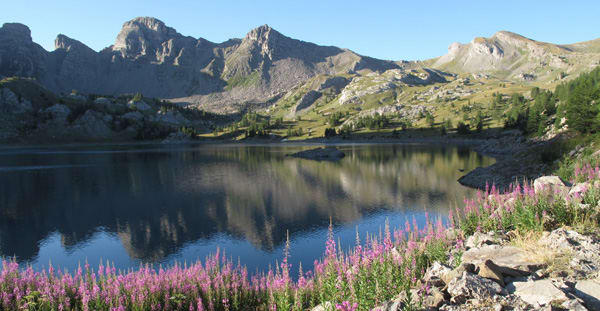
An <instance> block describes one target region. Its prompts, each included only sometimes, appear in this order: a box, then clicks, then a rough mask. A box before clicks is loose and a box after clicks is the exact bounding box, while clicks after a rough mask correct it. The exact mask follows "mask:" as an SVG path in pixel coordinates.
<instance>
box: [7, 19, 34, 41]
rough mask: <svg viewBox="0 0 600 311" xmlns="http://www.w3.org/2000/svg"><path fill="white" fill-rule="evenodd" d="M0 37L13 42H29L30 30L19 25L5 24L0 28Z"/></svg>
mask: <svg viewBox="0 0 600 311" xmlns="http://www.w3.org/2000/svg"><path fill="white" fill-rule="evenodd" d="M0 35H2V36H3V37H4V38H11V39H14V40H24V41H31V30H29V27H27V26H26V25H23V24H21V23H5V24H4V25H2V27H1V28H0Z"/></svg>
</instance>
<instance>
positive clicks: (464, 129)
mask: <svg viewBox="0 0 600 311" xmlns="http://www.w3.org/2000/svg"><path fill="white" fill-rule="evenodd" d="M456 132H457V133H458V134H459V135H467V134H469V133H471V129H470V128H469V125H468V124H466V123H463V122H462V121H459V122H458V124H457V125H456Z"/></svg>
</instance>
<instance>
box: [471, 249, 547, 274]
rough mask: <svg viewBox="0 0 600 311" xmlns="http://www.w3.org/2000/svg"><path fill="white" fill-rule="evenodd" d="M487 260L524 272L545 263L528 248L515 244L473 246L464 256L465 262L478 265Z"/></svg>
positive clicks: (540, 266)
mask: <svg viewBox="0 0 600 311" xmlns="http://www.w3.org/2000/svg"><path fill="white" fill-rule="evenodd" d="M486 260H491V261H492V262H493V263H494V264H496V265H497V266H499V267H500V268H508V269H510V270H518V271H522V272H523V273H528V272H533V271H536V270H538V269H539V268H542V267H543V266H544V265H545V263H544V262H542V261H541V260H540V259H538V258H535V257H534V256H532V254H531V253H530V252H528V251H527V250H525V249H522V248H519V247H515V246H500V245H486V246H483V247H481V248H472V249H470V250H468V251H466V252H465V253H464V254H463V256H462V261H463V262H464V263H471V264H474V265H476V266H477V265H480V264H482V263H484V262H485V261H486Z"/></svg>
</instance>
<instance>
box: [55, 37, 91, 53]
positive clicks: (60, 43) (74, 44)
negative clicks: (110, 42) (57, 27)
mask: <svg viewBox="0 0 600 311" xmlns="http://www.w3.org/2000/svg"><path fill="white" fill-rule="evenodd" d="M81 47H85V48H87V46H86V45H85V44H83V43H81V42H80V41H77V40H75V39H71V38H69V37H67V36H65V35H63V34H59V35H58V36H56V39H54V48H55V49H65V50H67V51H71V50H73V49H76V48H81Z"/></svg>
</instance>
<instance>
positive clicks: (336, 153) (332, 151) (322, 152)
mask: <svg viewBox="0 0 600 311" xmlns="http://www.w3.org/2000/svg"><path fill="white" fill-rule="evenodd" d="M288 156H290V157H295V158H303V159H309V160H317V161H339V160H341V159H342V158H343V157H345V156H346V154H345V153H344V152H342V151H340V150H338V149H337V148H336V147H324V148H314V149H310V150H304V151H300V152H296V153H292V154H289V155H288Z"/></svg>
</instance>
